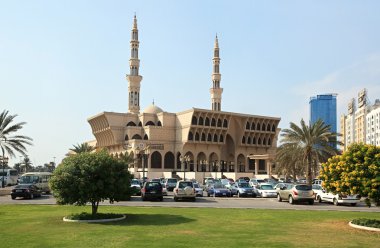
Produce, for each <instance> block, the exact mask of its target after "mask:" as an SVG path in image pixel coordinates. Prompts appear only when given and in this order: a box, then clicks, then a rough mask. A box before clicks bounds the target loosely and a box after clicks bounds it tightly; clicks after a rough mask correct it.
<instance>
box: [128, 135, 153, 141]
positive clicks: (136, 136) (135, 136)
mask: <svg viewBox="0 0 380 248" xmlns="http://www.w3.org/2000/svg"><path fill="white" fill-rule="evenodd" d="M131 139H136V140H142V139H144V140H148V135H146V134H145V135H144V138H142V137H141V135H140V134H135V135H133V136H132V138H131ZM124 140H125V141H128V140H129V136H128V134H126V135H125V137H124Z"/></svg>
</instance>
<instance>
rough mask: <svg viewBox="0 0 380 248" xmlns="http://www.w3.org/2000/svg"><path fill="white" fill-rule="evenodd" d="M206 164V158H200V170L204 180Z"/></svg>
mask: <svg viewBox="0 0 380 248" xmlns="http://www.w3.org/2000/svg"><path fill="white" fill-rule="evenodd" d="M207 165H208V161H207V160H201V167H202V172H203V181H204V180H205V172H206V167H207Z"/></svg>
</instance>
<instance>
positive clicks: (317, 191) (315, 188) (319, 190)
mask: <svg viewBox="0 0 380 248" xmlns="http://www.w3.org/2000/svg"><path fill="white" fill-rule="evenodd" d="M311 187H312V189H313V191H314V197H315V199H316V200H317V196H318V195H321V194H322V193H323V188H322V186H321V185H320V184H313V185H311Z"/></svg>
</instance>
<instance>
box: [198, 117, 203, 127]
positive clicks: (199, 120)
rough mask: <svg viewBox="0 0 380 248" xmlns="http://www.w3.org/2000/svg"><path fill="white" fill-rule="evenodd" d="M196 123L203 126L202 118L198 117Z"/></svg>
mask: <svg viewBox="0 0 380 248" xmlns="http://www.w3.org/2000/svg"><path fill="white" fill-rule="evenodd" d="M198 125H199V126H203V118H202V117H199V119H198Z"/></svg>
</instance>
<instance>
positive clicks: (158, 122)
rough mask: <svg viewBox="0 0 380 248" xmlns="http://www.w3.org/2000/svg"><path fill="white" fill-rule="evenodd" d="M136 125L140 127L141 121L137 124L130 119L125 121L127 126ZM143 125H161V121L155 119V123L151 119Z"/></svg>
mask: <svg viewBox="0 0 380 248" xmlns="http://www.w3.org/2000/svg"><path fill="white" fill-rule="evenodd" d="M136 126H139V127H141V126H142V123H141V121H140V122H139V124H138V125H136V123H135V122H133V121H130V122H128V123H127V127H136ZM144 126H158V127H161V126H162V123H161V121H157V123H154V122H153V121H147V122H146V123H145V125H144Z"/></svg>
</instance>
